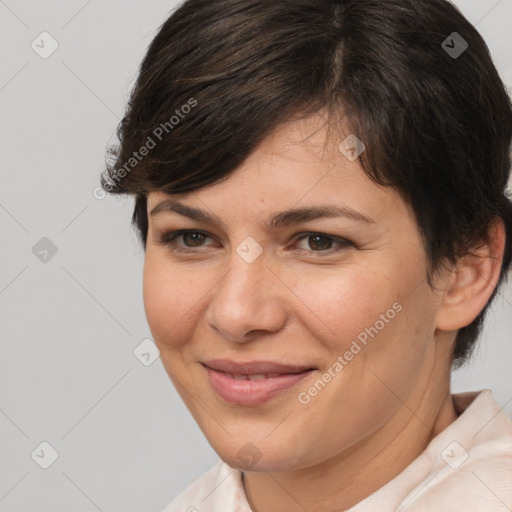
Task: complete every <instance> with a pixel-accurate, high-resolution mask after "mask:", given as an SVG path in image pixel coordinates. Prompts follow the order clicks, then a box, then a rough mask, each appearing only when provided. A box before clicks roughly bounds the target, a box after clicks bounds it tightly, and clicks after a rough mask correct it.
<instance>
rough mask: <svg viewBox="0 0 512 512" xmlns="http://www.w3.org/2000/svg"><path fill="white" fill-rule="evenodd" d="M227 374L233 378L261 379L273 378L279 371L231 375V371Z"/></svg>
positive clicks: (277, 375)
mask: <svg viewBox="0 0 512 512" xmlns="http://www.w3.org/2000/svg"><path fill="white" fill-rule="evenodd" d="M228 375H229V376H230V377H231V378H232V379H235V380H263V379H273V378H275V377H279V375H281V374H280V373H255V374H253V375H233V374H232V373H228Z"/></svg>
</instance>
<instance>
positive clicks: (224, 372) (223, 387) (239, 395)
mask: <svg viewBox="0 0 512 512" xmlns="http://www.w3.org/2000/svg"><path fill="white" fill-rule="evenodd" d="M202 364H203V366H204V368H205V370H206V372H207V375H208V378H209V381H210V384H211V386H212V388H213V389H214V390H215V391H216V393H217V394H218V395H220V397H221V398H223V399H224V400H226V401H227V402H229V403H232V404H236V405H246V406H252V405H259V404H263V403H265V402H267V401H268V400H270V399H272V398H274V397H275V396H277V395H278V394H280V393H281V392H283V391H285V390H287V389H289V388H291V387H292V386H294V385H295V384H297V383H298V382H300V381H301V380H303V379H304V378H306V377H307V376H309V375H310V374H311V373H312V372H313V371H314V370H315V369H314V368H312V367H311V366H299V365H287V364H282V363H274V362H271V361H250V362H243V363H237V362H234V361H229V360H220V359H216V360H210V361H205V362H204V363H202ZM262 374H265V378H261V375H262ZM234 375H236V376H240V377H242V376H254V375H258V376H260V378H258V379H257V380H247V379H246V380H240V379H235V378H234V377H233V376H234Z"/></svg>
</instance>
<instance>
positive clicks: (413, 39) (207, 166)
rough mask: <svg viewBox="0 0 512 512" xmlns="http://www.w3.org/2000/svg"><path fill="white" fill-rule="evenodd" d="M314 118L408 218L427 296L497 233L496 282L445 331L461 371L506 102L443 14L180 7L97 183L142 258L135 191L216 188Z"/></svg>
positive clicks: (418, 0) (462, 29)
mask: <svg viewBox="0 0 512 512" xmlns="http://www.w3.org/2000/svg"><path fill="white" fill-rule="evenodd" d="M454 32H456V33H457V34H454ZM450 37H451V38H452V39H450ZM454 38H455V39H454ZM444 41H448V43H444ZM464 42H465V43H466V44H467V48H466V49H465V51H464ZM456 43H457V44H458V45H459V48H461V49H462V53H461V54H460V55H454V54H453V53H451V52H449V51H448V50H449V48H453V47H455V44H456ZM459 53H460V52H459ZM185 106H187V108H185ZM320 109H326V110H327V111H328V113H329V118H332V119H339V117H336V115H335V114H339V113H340V112H343V114H344V119H345V120H348V122H349V125H350V129H351V131H352V133H354V134H356V135H357V137H358V138H359V139H361V140H362V141H363V142H364V144H365V145H366V151H364V152H363V153H362V154H361V156H360V161H361V164H362V166H363V168H364V171H365V172H366V173H367V175H368V176H369V177H370V178H371V179H373V180H375V181H376V182H378V183H381V184H387V185H390V186H393V187H396V189H397V190H398V191H399V192H400V193H401V195H402V197H403V198H404V200H406V201H407V202H408V204H410V205H411V207H412V209H413V211H414V213H415V216H416V222H417V225H418V229H419V231H420V233H421V235H422V239H423V242H424V246H425V251H426V254H427V256H428V261H429V264H430V268H429V269H428V277H429V283H431V281H430V276H431V272H433V271H434V270H435V269H436V268H438V267H439V264H440V262H441V261H442V260H444V259H447V260H449V261H452V262H455V261H456V259H457V258H458V257H460V256H462V255H464V254H466V253H467V252H469V251H470V250H471V248H473V247H474V246H475V245H476V244H477V243H478V242H479V241H481V240H485V239H486V237H487V232H488V228H489V227H490V225H491V223H492V222H493V221H494V220H495V219H496V217H500V218H501V219H503V220H504V222H505V226H506V235H507V236H506V247H505V252H504V258H503V264H502V269H501V275H500V280H499V283H498V286H497V287H496V288H495V290H494V292H493V294H492V296H491V298H490V300H489V302H488V304H487V305H486V307H485V308H484V309H483V310H482V311H481V312H480V314H479V315H478V317H477V318H476V319H475V320H474V321H473V322H472V323H471V324H470V325H468V326H466V327H463V328H461V329H460V330H459V332H458V334H457V340H456V344H455V349H454V354H453V357H454V364H455V365H460V364H461V363H462V362H463V361H464V360H466V359H467V357H468V356H469V354H470V352H471V349H472V347H473V346H474V343H475V341H476V339H477V337H478V335H479V332H480V330H481V326H482V322H483V318H484V314H485V312H486V310H487V308H488V306H489V304H490V302H491V301H492V299H493V298H494V296H495V295H496V293H497V291H498V289H499V287H500V286H501V284H502V282H503V281H504V279H505V277H506V271H507V269H508V267H509V265H510V260H511V245H512V236H511V235H512V204H511V202H510V201H509V199H508V198H507V197H505V194H504V190H505V188H506V185H507V180H508V178H509V173H510V144H511V137H512V105H511V101H510V97H509V95H508V93H507V90H506V88H505V86H504V84H503V82H502V81H501V79H500V77H499V74H498V72H497V70H496V68H495V66H494V64H493V62H492V59H491V56H490V54H489V50H488V48H487V46H486V44H485V42H484V40H483V38H482V37H481V36H480V34H479V33H478V31H477V30H476V29H475V27H473V26H472V25H471V24H470V23H469V21H467V20H466V18H465V17H464V16H463V15H462V14H461V13H460V12H459V11H458V10H457V8H456V7H455V6H453V5H452V4H451V3H449V2H448V1H446V0H272V1H268V2H266V1H264V2H262V1H261V0H215V1H212V0H188V1H186V2H184V3H183V4H182V5H181V6H180V7H179V8H178V9H176V10H175V11H174V12H173V14H172V15H171V16H170V17H169V18H168V19H167V20H166V21H165V22H164V23H163V24H162V26H161V27H160V28H159V31H158V33H157V35H156V37H155V38H154V39H153V41H152V42H151V44H150V46H149V48H148V51H147V54H146V56H145V57H144V59H143V62H142V64H141V67H140V72H139V75H138V79H137V82H136V84H135V86H134V88H133V91H132V94H131V97H130V101H129V103H128V106H127V110H126V113H125V116H124V118H123V119H122V121H121V122H120V124H119V126H118V130H117V135H118V138H119V144H117V145H114V146H111V147H110V148H109V150H108V156H109V160H110V162H108V161H107V167H106V171H105V172H104V173H103V175H102V178H101V179H102V186H103V188H104V189H105V190H107V191H108V192H111V193H115V194H133V195H134V196H136V197H135V198H136V201H135V210H134V213H133V219H132V220H133V222H134V223H135V225H136V226H137V228H138V231H139V235H140V238H141V241H142V243H143V245H144V247H145V244H146V237H147V230H148V218H147V194H148V193H149V192H150V191H154V190H161V191H165V192H169V193H175V194H176V193H182V192H183V193H185V192H190V191H193V190H196V189H198V188H201V187H203V186H206V185H210V184H213V183H215V182H218V181H219V180H221V179H225V178H227V177H228V176H229V175H230V174H231V173H232V172H234V171H235V170H236V169H237V168H238V167H239V166H240V164H241V163H242V162H243V161H244V160H245V158H246V157H247V156H249V155H250V154H251V153H252V152H253V151H254V150H255V149H256V147H257V146H258V144H260V143H261V142H262V140H263V139H264V138H265V137H266V136H268V135H269V134H270V133H271V132H272V131H273V130H274V129H275V128H276V127H277V126H278V125H279V124H280V123H283V122H284V121H287V120H290V119H291V118H293V117H294V116H297V115H307V114H308V113H314V112H317V111H319V110H320ZM158 128H159V129H158ZM156 134H158V137H157V136H156ZM150 139H151V141H152V143H154V144H151V146H152V147H151V148H149V146H150ZM144 146H145V147H146V149H147V150H146V151H144V153H145V156H144V157H143V158H142V157H141V158H137V159H135V157H134V153H136V152H138V151H139V150H142V147H144ZM148 148H149V149H148ZM141 153H142V151H141ZM137 156H139V155H138V154H137ZM131 159H133V160H131ZM128 162H130V165H127V163H128ZM132 164H133V165H132Z"/></svg>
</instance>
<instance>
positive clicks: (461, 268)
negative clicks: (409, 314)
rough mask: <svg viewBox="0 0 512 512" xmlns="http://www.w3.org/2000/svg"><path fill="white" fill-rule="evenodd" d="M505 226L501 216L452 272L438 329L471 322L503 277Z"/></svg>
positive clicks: (446, 328)
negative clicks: (485, 237) (483, 238)
mask: <svg viewBox="0 0 512 512" xmlns="http://www.w3.org/2000/svg"><path fill="white" fill-rule="evenodd" d="M505 236H506V235H505V225H504V223H503V220H502V219H501V218H499V217H496V219H495V220H494V221H493V223H492V224H491V226H490V227H489V230H488V237H487V241H485V240H482V241H481V242H480V243H479V245H478V246H477V247H475V248H474V249H472V250H471V252H470V253H468V254H466V255H465V256H463V257H462V258H461V259H460V260H459V261H458V262H457V264H456V266H455V268H454V269H453V270H452V271H451V273H450V275H449V277H448V279H447V281H445V282H447V284H446V286H445V289H444V292H443V294H442V297H441V303H440V305H439V308H438V314H437V324H436V326H437V328H438V329H440V330H443V331H456V330H457V329H461V328H462V327H465V326H466V325H469V324H470V323H471V322H472V321H473V320H474V319H475V318H476V317H477V316H478V314H479V313H480V311H482V309H483V308H484V307H485V305H486V304H487V302H488V300H489V298H490V296H491V295H492V292H493V291H494V289H495V288H496V285H497V284H498V280H499V277H500V271H501V264H502V261H503V252H504V250H505Z"/></svg>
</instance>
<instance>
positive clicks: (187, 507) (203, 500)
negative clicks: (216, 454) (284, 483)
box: [163, 460, 250, 512]
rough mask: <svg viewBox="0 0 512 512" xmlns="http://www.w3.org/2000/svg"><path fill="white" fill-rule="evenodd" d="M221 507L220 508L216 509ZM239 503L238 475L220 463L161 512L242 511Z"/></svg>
mask: <svg viewBox="0 0 512 512" xmlns="http://www.w3.org/2000/svg"><path fill="white" fill-rule="evenodd" d="M220 503H222V506H221V507H220V508H219V504H220ZM242 503H245V493H244V491H243V486H242V483H241V473H240V471H238V470H236V469H233V468H231V467H230V466H228V465H227V464H226V463H225V462H223V461H222V460H219V461H218V462H217V463H216V464H215V465H214V466H213V467H211V468H210V469H209V470H208V471H207V472H206V473H203V474H202V475H201V476H200V477H199V478H197V479H196V480H195V481H194V482H192V483H191V484H190V485H189V486H188V487H187V488H186V489H184V490H183V491H182V492H181V493H180V494H179V495H178V496H177V497H176V498H175V499H174V500H173V501H172V502H171V503H170V504H169V505H168V506H167V508H165V509H164V510H163V512H210V511H217V510H224V511H225V512H231V511H232V510H233V511H234V510H237V511H238V510H240V511H243V510H245V509H244V508H241V505H242ZM248 510H249V511H250V508H249V509H248Z"/></svg>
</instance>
